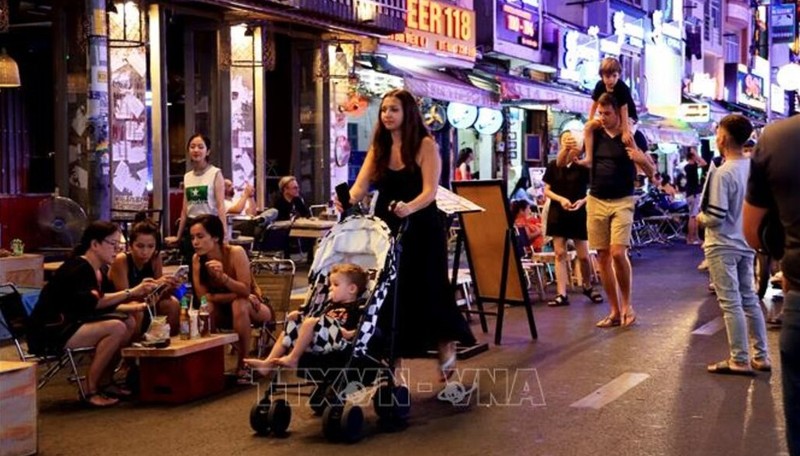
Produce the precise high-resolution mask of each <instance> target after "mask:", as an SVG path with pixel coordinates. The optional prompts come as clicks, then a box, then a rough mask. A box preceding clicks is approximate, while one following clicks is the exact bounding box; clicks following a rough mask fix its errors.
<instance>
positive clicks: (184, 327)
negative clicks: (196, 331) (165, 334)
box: [180, 296, 191, 340]
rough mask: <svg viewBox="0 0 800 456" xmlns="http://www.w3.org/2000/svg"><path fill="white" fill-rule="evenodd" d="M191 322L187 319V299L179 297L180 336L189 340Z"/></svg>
mask: <svg viewBox="0 0 800 456" xmlns="http://www.w3.org/2000/svg"><path fill="white" fill-rule="evenodd" d="M190 324H191V322H190V321H189V300H188V299H187V298H186V296H184V297H183V298H181V318H180V338H181V339H182V340H189V337H190V336H191V332H190V331H191V326H190Z"/></svg>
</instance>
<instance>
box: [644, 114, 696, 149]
mask: <svg viewBox="0 0 800 456" xmlns="http://www.w3.org/2000/svg"><path fill="white" fill-rule="evenodd" d="M651 117H656V116H651ZM637 129H638V130H639V131H641V132H642V134H643V135H644V137H645V138H647V141H648V142H650V143H669V144H678V145H680V146H686V147H690V146H697V145H698V144H699V142H700V138H699V137H698V135H697V131H696V130H695V129H694V128H692V127H691V126H689V124H687V123H685V122H681V121H678V120H670V119H662V120H645V121H642V122H641V123H640V124H639V126H638V127H637Z"/></svg>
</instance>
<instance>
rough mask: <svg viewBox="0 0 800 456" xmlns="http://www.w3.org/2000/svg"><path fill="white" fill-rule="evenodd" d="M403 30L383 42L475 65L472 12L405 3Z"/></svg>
mask: <svg viewBox="0 0 800 456" xmlns="http://www.w3.org/2000/svg"><path fill="white" fill-rule="evenodd" d="M406 6H407V11H408V12H407V14H406V30H405V32H403V33H396V34H394V35H391V36H389V37H386V38H382V40H387V41H391V42H392V43H393V44H402V45H404V46H406V47H410V48H416V49H421V50H423V51H427V52H431V53H436V54H447V55H450V56H453V57H458V58H462V59H465V60H470V61H474V60H475V55H476V49H475V12H474V11H471V10H468V9H466V8H460V7H458V6H453V5H451V4H448V3H444V2H439V1H436V0H408V1H407V3H406Z"/></svg>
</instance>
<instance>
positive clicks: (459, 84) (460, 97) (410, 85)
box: [395, 66, 500, 109]
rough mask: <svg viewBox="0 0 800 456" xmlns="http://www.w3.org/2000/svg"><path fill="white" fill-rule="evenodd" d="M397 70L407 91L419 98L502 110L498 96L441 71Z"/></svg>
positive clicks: (401, 68)
mask: <svg viewBox="0 0 800 456" xmlns="http://www.w3.org/2000/svg"><path fill="white" fill-rule="evenodd" d="M395 68H397V69H398V70H399V71H400V73H402V75H403V79H404V82H405V87H406V89H408V90H409V91H410V92H411V93H413V94H414V95H416V96H418V97H428V98H435V99H437V100H443V101H455V102H458V103H464V104H469V105H473V106H482V107H486V108H494V109H499V108H500V103H499V102H498V100H497V94H495V93H492V92H489V91H486V90H483V89H479V88H478V87H475V86H474V85H472V84H469V83H466V82H463V81H460V80H458V79H456V78H454V77H452V76H450V75H448V74H446V73H443V72H441V71H436V70H430V69H427V68H410V67H409V68H405V67H397V66H396V67H395Z"/></svg>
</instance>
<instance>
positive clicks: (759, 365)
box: [750, 358, 772, 372]
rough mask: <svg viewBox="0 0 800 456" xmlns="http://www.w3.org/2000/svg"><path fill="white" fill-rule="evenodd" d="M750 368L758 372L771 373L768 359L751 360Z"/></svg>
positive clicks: (770, 364)
mask: <svg viewBox="0 0 800 456" xmlns="http://www.w3.org/2000/svg"><path fill="white" fill-rule="evenodd" d="M750 367H752V368H753V370H757V371H760V372H772V363H771V362H770V360H769V358H753V360H752V361H750Z"/></svg>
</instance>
